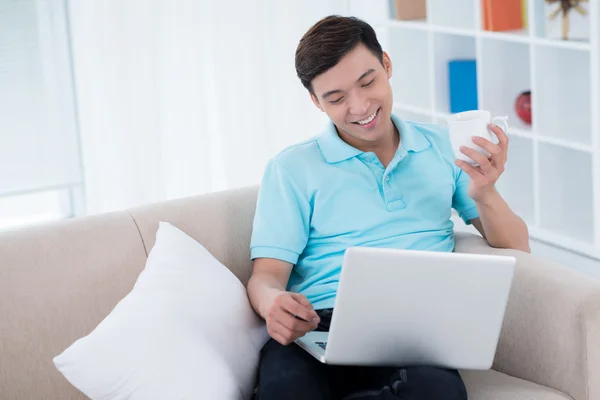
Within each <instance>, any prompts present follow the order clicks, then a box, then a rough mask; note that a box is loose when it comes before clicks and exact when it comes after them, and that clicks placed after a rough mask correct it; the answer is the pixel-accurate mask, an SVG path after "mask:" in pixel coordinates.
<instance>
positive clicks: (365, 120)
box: [357, 111, 377, 125]
mask: <svg viewBox="0 0 600 400" xmlns="http://www.w3.org/2000/svg"><path fill="white" fill-rule="evenodd" d="M376 116H377V111H375V112H374V113H373V114H372V115H371V116H370V117H369V118H367V119H363V120H362V121H358V122H357V123H358V124H359V125H366V124H368V123H369V122H371V121H373V119H374V118H375V117H376Z"/></svg>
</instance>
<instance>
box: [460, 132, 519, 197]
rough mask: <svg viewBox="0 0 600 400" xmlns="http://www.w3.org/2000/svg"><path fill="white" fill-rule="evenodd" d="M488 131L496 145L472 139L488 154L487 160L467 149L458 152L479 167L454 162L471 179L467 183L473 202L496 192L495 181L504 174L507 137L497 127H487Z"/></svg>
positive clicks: (482, 139) (479, 138)
mask: <svg viewBox="0 0 600 400" xmlns="http://www.w3.org/2000/svg"><path fill="white" fill-rule="evenodd" d="M489 128H490V130H491V131H492V133H493V134H494V135H496V137H497V138H498V144H494V143H492V142H490V141H489V140H487V139H485V138H482V137H480V136H474V137H473V143H475V144H476V145H478V146H479V147H481V148H482V149H484V150H485V151H487V152H488V153H489V154H490V157H489V158H486V157H485V156H484V155H482V154H480V153H478V152H477V151H475V150H473V149H470V148H468V147H463V148H461V149H460V151H461V152H462V153H463V154H465V155H467V156H468V157H469V158H471V159H472V160H473V161H475V162H476V163H477V164H479V166H477V167H474V166H471V165H469V164H468V163H466V162H464V161H461V160H456V165H457V166H458V167H459V168H460V169H462V170H463V171H464V172H465V173H466V174H467V175H469V176H470V177H471V180H470V182H469V193H468V194H469V197H471V198H472V199H473V200H475V201H481V200H483V199H484V198H485V196H487V195H489V194H493V193H495V192H496V181H497V180H498V178H500V175H502V173H503V172H504V166H505V164H506V159H507V154H508V136H506V133H505V132H504V131H503V130H502V129H501V128H500V127H498V126H496V125H494V124H490V125H489Z"/></svg>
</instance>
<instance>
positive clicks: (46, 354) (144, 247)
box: [0, 187, 258, 400]
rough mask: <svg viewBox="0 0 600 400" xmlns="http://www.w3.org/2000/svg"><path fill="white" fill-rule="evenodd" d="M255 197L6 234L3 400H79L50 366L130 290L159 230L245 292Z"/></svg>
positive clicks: (234, 195)
mask: <svg viewBox="0 0 600 400" xmlns="http://www.w3.org/2000/svg"><path fill="white" fill-rule="evenodd" d="M257 190H258V188H257V187H251V188H244V189H239V190H232V191H227V192H221V193H215V194H209V195H203V196H196V197H191V198H186V199H180V200H172V201H167V202H163V203H158V204H152V205H147V206H143V207H139V208H134V209H131V210H126V211H123V212H114V213H108V214H103V215H96V216H89V217H82V218H76V219H71V220H67V221H61V222H57V223H51V224H46V225H43V226H36V227H30V228H22V229H18V230H13V231H5V232H2V233H0V399H2V400H12V399H15V400H16V399H19V400H22V399H42V398H43V399H61V400H68V399H81V398H85V396H83V395H82V394H80V393H79V392H78V391H77V390H75V389H74V388H73V387H72V386H71V385H70V384H69V383H68V382H67V381H66V380H65V379H64V378H63V377H62V375H60V373H59V372H58V371H57V370H56V369H55V367H54V365H53V363H52V358H53V357H54V356H55V355H57V354H59V353H60V352H62V351H63V350H64V349H65V348H66V347H68V346H69V345H70V344H71V343H73V341H75V340H76V339H78V338H80V337H82V336H84V335H86V334H88V333H89V332H90V331H92V330H93V329H94V328H95V327H96V325H97V324H98V323H100V321H102V319H103V318H104V317H106V315H108V314H109V313H110V311H111V310H112V309H113V308H114V306H115V305H116V304H117V303H118V301H119V300H120V299H122V298H123V297H124V296H125V295H126V294H127V293H128V292H129V291H130V290H131V289H132V287H133V284H134V283H135V281H136V279H137V277H138V275H139V273H140V272H141V270H142V269H143V268H144V265H145V262H146V258H147V254H148V252H149V251H150V250H151V249H152V246H153V245H154V239H155V234H156V229H157V228H158V222H159V221H166V222H169V223H171V224H173V225H174V226H176V227H178V228H179V229H181V230H183V231H185V232H186V233H187V234H188V235H190V236H191V237H193V238H194V239H196V240H198V241H199V242H200V243H202V244H203V245H204V246H205V247H206V248H207V249H208V250H209V251H210V252H211V253H212V254H213V255H214V256H215V257H216V258H217V259H219V260H220V261H221V262H222V263H223V264H225V265H227V266H228V267H229V268H230V269H231V270H232V271H233V272H234V273H235V274H236V276H238V278H239V279H240V280H241V281H242V282H243V283H246V282H247V280H248V278H249V276H250V266H251V263H250V259H249V241H250V232H251V229H252V219H253V217H254V207H255V201H256V193H257Z"/></svg>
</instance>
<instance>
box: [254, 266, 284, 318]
mask: <svg viewBox="0 0 600 400" xmlns="http://www.w3.org/2000/svg"><path fill="white" fill-rule="evenodd" d="M247 291H248V298H249V299H250V304H251V305H252V308H254V311H256V312H257V313H258V314H259V315H260V316H261V317H262V318H263V319H266V315H267V312H268V310H269V307H270V305H271V303H272V302H273V299H274V298H275V297H277V295H278V294H280V293H281V292H283V291H285V287H284V286H282V285H281V283H280V282H279V281H278V280H277V279H275V278H273V277H272V276H270V275H269V274H255V275H253V276H252V277H251V278H250V280H249V281H248V285H247Z"/></svg>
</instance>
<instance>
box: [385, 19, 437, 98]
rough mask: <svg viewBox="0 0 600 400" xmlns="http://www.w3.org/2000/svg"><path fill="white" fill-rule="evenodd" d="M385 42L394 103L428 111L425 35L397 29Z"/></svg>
mask: <svg viewBox="0 0 600 400" xmlns="http://www.w3.org/2000/svg"><path fill="white" fill-rule="evenodd" d="M389 40H390V57H391V59H392V64H393V75H392V78H391V84H392V89H393V92H394V102H399V103H405V104H411V105H413V106H415V107H420V108H430V107H431V100H432V99H431V94H430V92H431V79H430V77H429V68H426V66H427V65H429V63H430V59H429V51H427V49H428V48H429V39H428V37H427V33H426V32H421V31H408V30H397V31H393V32H390V37H389ZM407 55H410V56H407Z"/></svg>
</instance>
